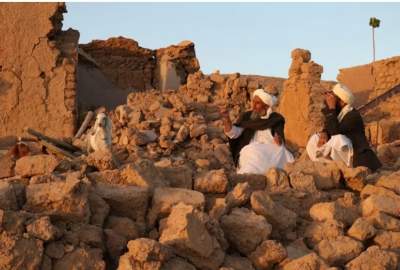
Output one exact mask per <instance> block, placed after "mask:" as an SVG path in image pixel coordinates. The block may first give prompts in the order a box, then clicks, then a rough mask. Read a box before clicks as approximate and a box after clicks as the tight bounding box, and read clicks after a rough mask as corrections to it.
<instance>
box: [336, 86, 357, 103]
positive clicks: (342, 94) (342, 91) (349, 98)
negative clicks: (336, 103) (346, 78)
mask: <svg viewBox="0 0 400 270" xmlns="http://www.w3.org/2000/svg"><path fill="white" fill-rule="evenodd" d="M332 91H333V93H335V95H336V96H338V97H339V98H340V99H341V100H342V101H343V102H345V103H347V104H348V105H353V102H354V95H353V93H352V92H351V91H350V90H349V88H347V87H346V86H344V85H343V84H340V83H338V84H336V85H335V86H334V87H333V89H332Z"/></svg>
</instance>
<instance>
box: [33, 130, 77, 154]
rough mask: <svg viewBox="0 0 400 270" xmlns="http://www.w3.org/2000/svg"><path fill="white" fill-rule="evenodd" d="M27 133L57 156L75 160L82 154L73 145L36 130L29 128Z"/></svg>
mask: <svg viewBox="0 0 400 270" xmlns="http://www.w3.org/2000/svg"><path fill="white" fill-rule="evenodd" d="M26 131H27V132H28V133H29V134H30V135H32V136H34V137H36V138H37V139H38V141H39V143H40V144H41V145H43V146H44V147H46V148H47V149H48V151H50V152H51V153H53V154H55V155H57V156H62V157H65V158H67V159H70V160H72V159H75V158H76V157H78V156H79V155H80V154H81V149H80V148H78V147H76V146H74V145H71V144H69V143H67V142H64V141H61V140H57V139H54V138H50V137H48V136H46V135H44V134H42V133H40V132H38V131H36V130H33V129H31V128H27V129H26Z"/></svg>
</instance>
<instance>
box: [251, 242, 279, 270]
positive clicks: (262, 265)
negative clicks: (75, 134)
mask: <svg viewBox="0 0 400 270" xmlns="http://www.w3.org/2000/svg"><path fill="white" fill-rule="evenodd" d="M286 257H287V251H286V249H285V248H284V247H283V246H282V244H281V243H279V242H277V241H275V240H267V241H264V242H262V243H261V245H260V246H258V247H257V249H256V250H255V251H253V252H252V253H251V254H250V260H251V261H252V262H253V264H254V265H255V267H256V269H260V270H263V269H272V267H273V266H274V265H276V264H278V263H280V262H281V261H283V260H284V259H285V258H286Z"/></svg>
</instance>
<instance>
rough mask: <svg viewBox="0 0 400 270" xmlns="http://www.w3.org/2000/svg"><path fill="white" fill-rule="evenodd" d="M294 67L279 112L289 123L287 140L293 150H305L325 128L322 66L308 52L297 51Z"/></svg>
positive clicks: (285, 86)
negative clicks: (308, 142)
mask: <svg viewBox="0 0 400 270" xmlns="http://www.w3.org/2000/svg"><path fill="white" fill-rule="evenodd" d="M291 57H292V63H291V66H290V68H289V78H288V79H287V81H286V82H285V84H284V88H283V93H282V95H281V99H280V103H279V108H278V110H279V112H280V113H282V114H283V115H284V117H285V119H286V124H285V136H286V140H287V142H288V143H289V145H291V146H292V147H295V148H298V147H305V145H306V144H307V140H308V138H309V137H310V135H312V134H313V133H314V132H317V131H320V130H321V129H322V127H323V116H322V113H321V110H322V108H323V106H324V102H323V98H324V97H323V92H324V91H325V89H326V88H328V87H329V83H325V84H326V85H325V86H323V84H322V83H321V74H322V72H323V68H322V66H321V65H318V64H317V63H314V62H313V61H311V53H310V51H308V50H303V49H295V50H293V51H292V53H291Z"/></svg>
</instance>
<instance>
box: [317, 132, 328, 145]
mask: <svg viewBox="0 0 400 270" xmlns="http://www.w3.org/2000/svg"><path fill="white" fill-rule="evenodd" d="M327 142H328V134H327V133H326V132H320V133H319V140H318V143H317V146H318V147H321V146H323V145H324V144H326V143H327Z"/></svg>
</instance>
